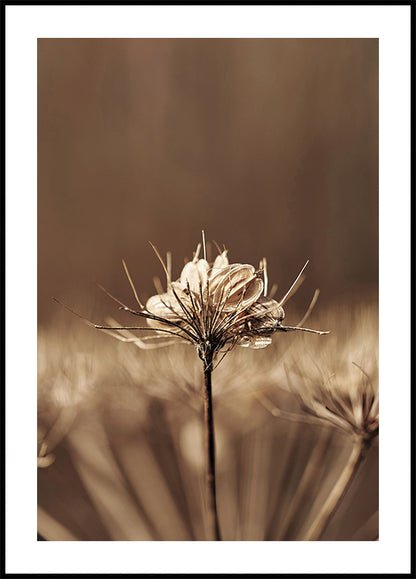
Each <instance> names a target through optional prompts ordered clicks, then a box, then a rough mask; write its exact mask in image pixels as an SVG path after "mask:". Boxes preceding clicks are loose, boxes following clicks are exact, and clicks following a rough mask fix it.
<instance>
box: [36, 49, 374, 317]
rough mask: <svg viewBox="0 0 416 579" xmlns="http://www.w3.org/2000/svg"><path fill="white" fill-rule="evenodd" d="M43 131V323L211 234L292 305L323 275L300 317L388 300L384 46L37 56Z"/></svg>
mask: <svg viewBox="0 0 416 579" xmlns="http://www.w3.org/2000/svg"><path fill="white" fill-rule="evenodd" d="M38 115H39V116H38V196H39V197H38V198H39V205H38V244H39V256H38V260H39V261H38V267H39V288H38V291H39V293H38V296H39V322H40V323H47V322H48V321H49V320H50V319H51V317H52V316H53V315H54V313H55V312H56V308H57V306H56V304H55V303H53V302H52V301H51V296H56V297H58V298H60V299H65V300H67V302H68V301H69V302H70V305H72V306H76V307H77V308H80V309H81V310H82V311H83V312H84V313H86V314H91V313H92V312H94V313H97V315H99V314H101V313H103V312H105V311H106V310H105V307H107V308H108V301H105V304H106V305H105V306H103V307H101V306H100V303H101V302H100V300H101V299H102V297H101V296H100V295H99V292H98V291H96V289H95V287H94V285H93V283H94V282H95V281H99V282H101V283H102V284H103V285H104V286H105V287H107V288H108V289H109V290H110V291H112V292H113V293H115V294H116V295H117V296H118V297H120V299H128V298H129V297H130V295H131V294H130V289H129V287H128V284H127V281H126V280H125V277H124V275H123V272H122V269H121V259H122V258H124V259H125V260H126V261H127V263H128V265H129V268H130V270H131V273H132V275H133V277H134V280H135V282H136V285H137V287H138V289H140V291H141V295H142V297H143V299H146V297H148V296H149V295H151V294H152V293H154V289H153V284H152V277H153V276H154V275H160V274H161V268H160V265H159V264H158V262H157V260H156V258H155V255H154V253H153V251H152V249H151V248H150V246H149V244H148V241H149V240H150V241H152V242H153V243H154V244H155V245H156V246H157V247H158V249H159V250H160V252H161V253H162V254H164V253H165V252H166V251H167V250H172V251H173V268H174V275H176V273H177V274H178V275H179V272H180V270H181V267H182V265H183V259H184V257H188V258H189V257H192V251H193V250H194V248H195V246H196V243H197V242H198V241H199V240H200V236H201V233H200V232H201V229H205V231H206V236H207V240H216V241H217V242H218V243H219V244H225V245H226V247H227V248H228V249H229V252H230V253H229V255H230V259H231V260H232V261H236V262H243V263H254V264H255V265H257V263H258V261H259V259H260V258H261V257H263V256H264V255H265V256H267V258H268V264H269V277H270V281H271V282H272V283H273V282H276V283H278V284H279V288H280V289H279V291H280V292H284V291H286V289H287V287H288V286H289V285H290V283H291V282H292V280H293V279H294V277H295V276H296V274H297V273H298V271H299V269H300V268H301V266H302V265H303V264H304V262H305V261H306V259H308V258H309V259H310V260H311V263H310V265H309V268H308V271H307V276H308V283H307V284H304V286H305V287H304V288H301V289H300V290H299V292H298V294H297V295H296V296H295V297H294V298H293V300H294V303H296V301H298V304H300V305H301V304H302V305H303V304H304V303H305V301H307V300H309V299H310V293H311V292H312V291H313V289H314V288H315V287H320V288H321V290H322V293H321V297H320V303H321V305H325V304H330V303H334V302H338V301H340V300H346V301H347V302H350V301H353V300H357V299H358V300H361V299H362V298H363V296H369V295H370V296H374V297H375V296H376V292H377V282H378V40H377V39H39V40H38ZM303 292H305V293H303ZM277 297H279V292H278V294H277Z"/></svg>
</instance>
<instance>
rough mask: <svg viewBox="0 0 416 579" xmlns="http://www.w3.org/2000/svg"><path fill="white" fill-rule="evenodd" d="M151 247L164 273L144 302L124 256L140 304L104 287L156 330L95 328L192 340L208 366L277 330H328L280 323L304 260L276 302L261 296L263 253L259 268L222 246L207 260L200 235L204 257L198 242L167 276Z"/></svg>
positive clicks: (260, 344) (153, 340) (160, 340)
mask: <svg viewBox="0 0 416 579" xmlns="http://www.w3.org/2000/svg"><path fill="white" fill-rule="evenodd" d="M152 247H153V249H154V250H155V252H156V255H157V256H158V258H159V260H160V262H161V263H162V266H163V268H164V270H165V273H166V279H167V288H166V290H163V289H162V288H161V284H160V282H159V283H157V284H155V285H156V286H157V289H158V293H157V294H156V295H154V296H152V297H151V298H150V299H149V300H148V301H147V303H146V305H144V304H143V303H142V302H141V300H140V299H139V296H138V294H137V291H136V288H135V286H134V284H133V281H132V278H131V276H130V273H129V271H128V269H127V266H126V264H125V262H124V261H123V267H124V270H125V273H126V275H127V277H128V280H129V282H130V285H131V288H132V290H133V293H134V296H135V298H136V301H137V303H138V304H139V306H140V310H138V311H136V310H133V309H131V308H129V307H128V306H126V305H125V304H123V303H122V302H120V301H119V300H118V299H117V298H114V296H112V295H111V294H109V293H108V292H107V291H106V290H104V291H105V292H106V293H107V294H108V295H109V296H110V297H111V298H113V299H114V300H115V301H117V302H118V303H119V304H120V305H121V309H122V310H125V311H127V312H130V313H131V314H133V315H135V316H140V317H143V318H145V319H146V320H147V324H148V329H152V330H155V332H156V334H155V335H153V336H146V337H144V338H142V339H140V338H138V337H136V336H135V335H134V334H130V335H129V336H128V337H126V336H123V335H120V333H119V332H125V331H128V332H132V331H135V330H144V329H145V328H143V327H138V326H134V327H122V326H118V325H107V326H103V325H97V324H91V323H90V324H91V325H93V326H94V327H95V328H97V329H101V330H105V331H107V332H109V333H110V334H111V335H113V336H114V337H116V338H118V339H120V340H122V341H124V342H133V343H135V344H136V345H137V346H139V347H141V348H154V347H161V346H165V345H169V344H171V343H172V342H173V341H177V340H178V339H179V340H181V341H185V342H188V343H191V344H194V345H195V346H196V348H197V351H198V355H199V357H200V358H201V360H202V361H203V362H204V365H205V367H211V368H212V362H213V361H214V360H215V358H216V356H217V354H218V353H219V352H222V353H223V356H224V355H225V354H226V353H227V352H229V351H230V350H231V349H232V348H233V347H234V346H236V345H240V346H244V347H249V348H254V349H257V348H265V347H266V346H268V345H269V344H271V342H272V336H273V334H274V333H275V332H277V331H282V332H288V331H293V330H302V331H305V332H312V333H316V334H326V333H327V332H321V331H317V330H310V329H308V328H301V327H298V326H284V325H283V324H282V321H283V319H284V317H285V313H284V310H283V304H284V303H285V301H286V299H287V298H288V296H289V295H290V293H291V292H292V290H293V288H294V287H295V285H296V284H297V282H298V281H299V279H300V277H301V275H302V273H303V270H304V269H305V267H306V265H307V264H305V266H304V267H303V269H302V271H301V272H300V273H299V275H298V277H297V278H296V280H295V282H294V283H293V284H292V286H291V288H290V289H289V291H288V292H287V293H286V295H285V296H284V298H283V299H282V300H281V301H280V302H278V301H276V300H274V299H272V298H271V297H267V296H266V294H267V268H266V260H265V259H262V260H261V262H260V265H259V268H258V269H256V268H255V267H254V266H252V265H249V264H241V263H231V264H230V263H229V261H228V257H227V250H224V251H220V252H219V255H218V256H217V257H216V259H215V260H214V262H213V263H211V264H210V263H208V261H207V259H206V248H205V238H204V235H203V244H202V247H203V251H204V257H202V258H200V257H199V254H200V251H201V244H199V245H198V247H197V250H196V252H195V254H194V257H193V259H192V261H189V262H188V263H186V265H185V267H184V268H183V270H182V272H181V275H180V277H179V278H178V279H177V280H176V281H172V275H171V258H170V254H168V256H167V260H166V264H165V263H164V261H163V259H162V258H161V256H160V254H159V253H158V251H157V249H156V248H155V247H154V246H152ZM102 289H104V288H102ZM221 359H222V358H221Z"/></svg>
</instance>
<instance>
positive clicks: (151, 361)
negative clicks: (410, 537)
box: [38, 302, 378, 541]
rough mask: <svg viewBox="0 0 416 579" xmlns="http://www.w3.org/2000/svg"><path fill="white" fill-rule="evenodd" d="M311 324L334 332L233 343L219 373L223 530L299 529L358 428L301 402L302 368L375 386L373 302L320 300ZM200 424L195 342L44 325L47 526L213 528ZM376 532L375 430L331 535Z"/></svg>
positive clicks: (283, 534) (369, 536) (112, 535)
mask: <svg viewBox="0 0 416 579" xmlns="http://www.w3.org/2000/svg"><path fill="white" fill-rule="evenodd" d="M318 309H319V308H318ZM291 316H293V313H291ZM308 324H309V326H310V327H316V328H320V329H330V330H331V332H332V333H331V334H330V335H328V336H316V335H309V334H305V335H303V334H301V333H294V334H280V335H277V336H275V338H274V342H273V345H272V346H270V347H269V348H267V349H265V350H262V351H251V350H247V349H244V348H239V347H237V348H235V349H234V350H233V351H232V352H231V353H230V354H228V355H227V356H226V358H225V359H224V360H223V361H222V362H221V364H220V365H219V366H218V368H217V369H216V370H215V371H214V373H213V387H214V407H215V421H216V442H217V485H218V508H219V518H220V525H221V530H222V534H223V538H224V540H229V541H236V540H237V541H245V540H247V541H249V540H250V541H263V540H266V541H275V540H303V538H304V536H305V534H306V533H307V531H308V529H309V528H310V526H311V524H312V523H313V521H314V520H315V519H316V517H318V516H319V512H320V509H321V508H322V505H323V503H324V501H325V499H326V497H327V495H328V493H329V492H330V490H331V489H332V488H333V486H334V484H335V482H336V480H337V479H338V477H339V475H340V473H341V471H342V469H343V468H344V466H345V463H346V461H347V458H348V456H349V453H350V451H351V448H352V445H353V437H352V435H351V433H348V432H347V431H346V430H345V429H343V428H336V427H334V426H333V425H332V424H331V423H329V422H328V421H325V420H319V419H318V420H316V418H314V417H313V416H311V415H310V414H308V413H305V411H304V410H303V409H302V404H300V400H299V398H298V397H297V395H296V394H295V393H294V391H293V390H292V389H291V384H292V382H294V381H296V380H299V379H301V380H303V381H304V382H305V384H306V385H307V388H309V389H311V391H313V388H314V383H315V382H316V383H317V382H319V381H320V380H321V381H324V380H325V376H326V375H330V376H331V377H332V379H333V380H334V382H333V386H332V388H333V391H337V388H338V389H341V390H342V392H343V393H344V394H342V396H345V397H351V398H353V396H354V392H356V391H357V389H359V388H362V387H363V385H364V389H367V391H368V392H369V391H370V390H369V389H370V388H372V389H374V390H375V391H377V380H378V314H377V304H376V303H375V302H373V303H372V304H367V305H361V306H356V307H354V308H352V309H351V306H350V305H348V307H344V308H341V307H339V308H337V309H333V310H330V311H327V312H321V313H320V314H318V313H316V314H315V313H313V314H312V316H311V319H310V320H308ZM352 362H355V363H356V364H358V365H359V366H360V367H361V368H362V369H363V370H364V371H365V373H366V375H367V377H364V375H363V373H362V372H361V371H360V370H359V369H358V368H357V367H356V366H354V365H353V364H352ZM317 371H318V374H317ZM367 379H368V380H367ZM341 390H340V391H341ZM377 420H378V410H377ZM202 424H203V414H202V367H201V364H200V361H199V359H198V357H197V354H196V352H195V351H194V349H193V347H192V346H187V345H184V346H181V345H178V346H172V347H169V348H165V349H160V350H154V351H142V350H139V349H138V348H137V347H135V346H134V345H132V344H123V343H120V342H117V341H116V340H114V339H113V338H111V337H109V336H105V335H103V334H100V332H99V331H98V330H94V329H92V328H88V327H85V326H84V325H83V323H82V322H81V321H79V320H78V319H74V318H73V317H72V316H71V314H69V313H68V312H66V311H60V312H59V313H58V315H57V318H56V319H55V321H54V324H53V325H50V326H46V327H42V328H41V329H40V332H39V438H40V442H41V441H43V442H44V447H43V452H42V453H41V454H45V455H46V457H43V458H44V460H43V463H44V464H41V466H46V464H49V463H51V464H50V465H49V466H47V467H46V468H40V469H39V484H38V495H39V507H40V511H39V517H38V522H39V532H40V533H41V534H42V535H43V536H44V537H45V538H46V539H47V540H83V541H85V540H91V541H93V540H98V541H107V540H116V541H132V540H134V541H145V540H200V541H201V540H202V541H203V540H206V539H207V532H206V527H205V519H206V509H205V503H204V501H205V498H204V496H205V492H204V489H205V487H204V468H205V463H204V453H203V431H202ZM39 448H42V445H41V444H40V445H39ZM46 449H47V450H46ZM53 459H55V460H54V461H53ZM52 461H53V462H52ZM377 537H378V438H375V439H374V440H373V442H372V445H371V447H370V450H369V452H368V455H367V457H366V460H365V461H364V463H363V465H362V466H361V469H360V470H359V472H358V476H357V477H356V478H355V480H354V482H353V484H352V486H351V488H350V489H349V490H348V492H347V494H346V496H345V497H344V499H343V501H342V503H341V505H340V507H339V509H337V511H336V513H335V516H334V517H333V518H332V520H331V521H330V523H329V525H328V527H327V529H326V530H325V532H324V533H323V535H322V536H321V540H376V539H377Z"/></svg>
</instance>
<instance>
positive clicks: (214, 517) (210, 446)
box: [204, 363, 221, 541]
mask: <svg viewBox="0 0 416 579" xmlns="http://www.w3.org/2000/svg"><path fill="white" fill-rule="evenodd" d="M211 374H212V365H211V364H206V363H205V364H204V419H205V451H206V460H207V495H208V497H207V498H208V518H209V530H210V535H211V537H212V538H213V539H212V540H215V541H221V534H220V526H219V523H218V512H217V497H216V488H215V431H214V414H213V408H212V387H211Z"/></svg>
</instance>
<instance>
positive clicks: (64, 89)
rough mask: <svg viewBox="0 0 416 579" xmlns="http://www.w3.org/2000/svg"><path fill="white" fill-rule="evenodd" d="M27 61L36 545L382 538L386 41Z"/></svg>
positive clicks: (80, 54)
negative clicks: (381, 44) (33, 156)
mask: <svg viewBox="0 0 416 579" xmlns="http://www.w3.org/2000/svg"><path fill="white" fill-rule="evenodd" d="M37 48H38V54H37V58H38V324H39V334H38V356H39V358H38V372H39V383H38V389H39V390H38V393H39V401H38V411H39V418H38V420H39V440H38V453H39V454H38V465H39V475H38V476H39V480H38V499H39V510H38V527H39V534H40V539H45V540H48V541H65V540H68V541H71V540H72V541H152V540H154V541H211V540H224V541H319V540H325V541H375V540H377V538H378V40H377V39H365V38H364V39H295V38H293V39H256V38H253V39H227V38H221V39H215V38H211V39H210V38H207V39H180V38H177V39H165V38H163V39H84V38H82V39H39V40H38V46H37ZM302 282H303V283H302Z"/></svg>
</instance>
